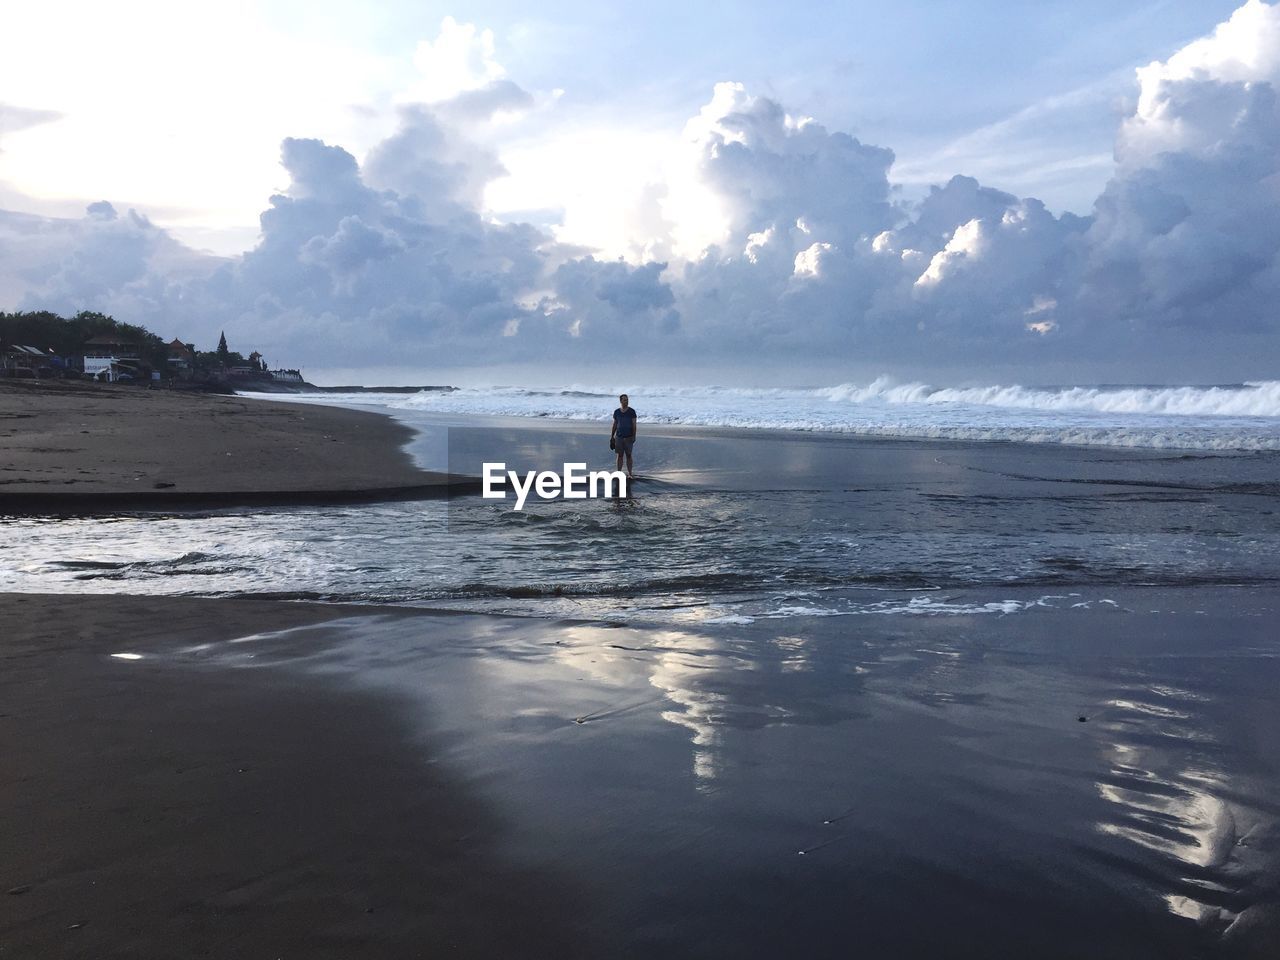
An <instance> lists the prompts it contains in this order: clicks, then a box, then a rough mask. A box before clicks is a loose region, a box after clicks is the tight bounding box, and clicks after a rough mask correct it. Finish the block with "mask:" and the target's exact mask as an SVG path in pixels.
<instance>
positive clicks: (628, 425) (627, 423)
mask: <svg viewBox="0 0 1280 960" xmlns="http://www.w3.org/2000/svg"><path fill="white" fill-rule="evenodd" d="M613 422H614V423H616V424H617V425H618V436H619V437H622V438H623V439H626V438H627V437H634V436H635V435H636V411H635V408H634V407H627V409H625V410H623V409H622V408H621V407H619V408H618V409H617V410H615V411H613Z"/></svg>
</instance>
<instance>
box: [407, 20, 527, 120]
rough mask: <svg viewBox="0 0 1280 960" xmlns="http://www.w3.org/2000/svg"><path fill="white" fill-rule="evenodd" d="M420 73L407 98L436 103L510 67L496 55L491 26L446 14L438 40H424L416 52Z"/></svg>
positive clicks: (494, 78) (484, 84)
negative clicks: (484, 26) (504, 66)
mask: <svg viewBox="0 0 1280 960" xmlns="http://www.w3.org/2000/svg"><path fill="white" fill-rule="evenodd" d="M413 64H414V66H415V67H417V68H418V72H419V77H418V81H417V83H416V84H415V85H414V87H413V88H412V89H411V90H410V91H409V92H408V93H407V94H405V95H404V96H403V98H402V99H404V100H415V101H424V102H427V103H436V102H440V101H445V100H451V99H453V98H455V97H457V96H458V95H459V94H463V93H467V92H470V91H473V90H478V89H481V88H484V87H487V86H489V85H491V84H493V83H494V82H495V81H498V80H501V79H503V78H504V77H505V76H506V73H507V71H506V70H505V69H504V68H503V66H502V64H500V63H498V61H497V60H496V59H495V46H494V39H493V31H492V30H482V29H480V28H478V27H477V26H476V25H475V24H471V23H459V22H458V21H457V20H455V19H454V18H453V17H445V18H444V20H443V21H441V23H440V34H439V36H437V37H436V39H435V40H423V41H420V42H419V43H418V48H417V50H416V52H415V53H414V55H413Z"/></svg>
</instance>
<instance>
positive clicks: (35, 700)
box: [0, 589, 1280, 960]
mask: <svg viewBox="0 0 1280 960" xmlns="http://www.w3.org/2000/svg"><path fill="white" fill-rule="evenodd" d="M1211 595H1212V591H1195V590H1190V591H1187V590H1178V591H1167V590H1165V591H1162V590H1137V589H1131V590H1127V591H1116V593H1115V596H1116V597H1117V600H1118V606H1115V607H1110V608H1103V609H1099V610H1097V611H1084V612H1081V611H1078V610H1069V609H1068V610H1048V609H1046V610H1043V611H1037V612H1032V613H1026V614H1019V615H1016V616H1009V617H992V616H971V617H947V618H928V617H925V618H905V617H892V616H884V617H871V616H867V617H858V618H828V619H826V620H821V619H819V620H817V621H810V622H803V621H797V620H792V621H788V622H786V623H785V624H776V623H775V624H771V623H766V622H757V623H755V624H751V625H747V626H744V627H742V628H741V629H739V630H734V631H716V632H699V631H694V630H674V629H668V630H653V629H648V630H645V629H634V628H610V627H608V626H605V625H601V624H586V623H576V624H575V623H568V622H554V621H546V620H523V619H518V618H495V617H484V616H450V615H442V614H422V613H415V612H410V611H405V610H392V609H388V608H378V607H372V606H368V607H340V606H333V607H319V606H314V605H295V604H285V603H279V602H268V601H254V600H244V599H235V600H190V599H142V598H127V597H115V598H113V597H94V596H80V597H46V596H39V595H28V596H26V597H23V596H15V595H8V596H4V597H3V598H0V617H3V622H4V623H5V625H6V627H7V628H8V629H6V631H5V632H4V639H3V641H2V644H0V650H2V651H3V656H4V662H3V672H2V673H0V678H2V679H0V701H2V702H3V711H2V712H3V713H4V716H3V717H0V749H3V750H4V756H5V758H6V777H5V781H4V786H3V792H2V793H0V819H2V820H3V823H4V824H5V827H6V828H5V830H4V831H3V832H0V864H2V865H3V867H2V869H3V878H2V879H0V883H3V886H4V889H10V888H13V889H15V890H17V891H18V892H15V893H12V894H9V895H7V896H5V897H4V899H3V901H2V902H3V906H4V907H5V910H4V911H3V913H2V914H0V956H5V957H9V956H12V957H29V956H35V957H44V956H68V957H79V956H84V957H172V956H184V957H185V956H219V957H221V956H247V957H290V956H295V957H308V958H310V957H377V956H387V957H414V956H437V955H441V954H444V955H455V954H456V955H464V956H521V957H525V956H556V957H560V956H573V955H575V954H577V955H587V956H608V957H637V958H648V957H691V958H692V957H697V958H707V957H725V958H730V957H733V958H748V957H749V958H774V957H784V956H796V957H824V958H825V957H831V958H836V957H848V956H867V957H873V958H880V957H885V958H898V957H930V958H932V957H983V958H988V957H1017V958H1022V957H1036V958H1063V960H1067V958H1077V957H1090V958H1099V957H1105V958H1114V960H1135V958H1148V957H1149V958H1153V960H1155V958H1161V960H1169V958H1175V957H1176V958H1187V960H1193V958H1201V957H1223V958H1235V957H1249V958H1258V960H1261V958H1269V957H1272V956H1275V947H1276V944H1277V943H1280V874H1278V873H1277V868H1276V864H1277V862H1278V860H1277V857H1278V856H1280V829H1278V828H1277V811H1276V807H1275V801H1274V797H1275V785H1276V783H1277V782H1280V775H1278V771H1280V753H1278V752H1277V750H1278V748H1277V744H1280V715H1278V714H1277V711H1276V710H1275V706H1274V695H1275V690H1276V689H1277V683H1278V682H1280V674H1278V671H1280V657H1278V656H1277V649H1276V641H1275V638H1274V636H1273V631H1271V630H1270V629H1269V625H1270V624H1271V623H1272V622H1274V616H1275V609H1276V605H1275V602H1274V598H1272V597H1270V596H1269V595H1267V596H1264V595H1260V594H1257V593H1253V592H1240V593H1238V594H1237V595H1236V596H1234V597H1233V598H1231V600H1230V601H1229V604H1230V606H1232V607H1233V608H1234V609H1233V610H1231V611H1230V612H1225V613H1220V614H1213V615H1207V616H1197V615H1196V614H1195V612H1194V610H1195V609H1196V607H1197V606H1198V605H1199V604H1201V603H1202V602H1203V600H1204V599H1205V598H1206V597H1209V596H1211ZM332 617H341V618H343V619H341V620H337V621H334V620H330V618H332ZM272 628H291V629H289V630H288V632H286V633H281V634H273V635H269V636H261V637H258V638H256V639H243V640H241V641H240V642H235V643H228V642H226V641H228V640H231V639H233V638H243V637H245V635H246V634H249V633H260V632H262V631H265V630H269V629H272ZM797 641H802V642H797ZM126 651H127V652H137V653H139V654H140V655H141V656H142V657H143V659H142V660H139V661H121V660H115V659H111V657H110V654H112V653H116V652H126ZM1080 716H1083V717H1085V718H1086V721H1085V722H1080V721H1079V720H1078V717H1080ZM578 720H580V721H582V722H575V721H578ZM801 851H803V853H802V852H801ZM370 910H372V911H373V912H372V913H370V912H368V911H370Z"/></svg>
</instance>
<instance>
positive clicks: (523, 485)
mask: <svg viewBox="0 0 1280 960" xmlns="http://www.w3.org/2000/svg"><path fill="white" fill-rule="evenodd" d="M483 481H484V486H483V490H482V496H483V497H484V498H485V499H486V500H505V499H506V498H507V486H508V485H510V487H511V489H512V490H514V491H515V495H516V506H515V508H516V509H517V510H523V509H524V502H525V500H526V499H528V497H529V493H530V492H531V491H532V492H536V493H537V494H538V496H539V497H541V498H542V499H544V500H554V499H556V498H557V497H563V498H564V499H565V500H585V499H587V498H588V497H590V498H592V499H595V498H598V497H610V498H612V497H625V496H626V495H627V475H626V474H625V473H623V472H622V471H621V470H592V471H589V472H588V470H587V465H586V464H585V463H566V464H565V465H564V470H563V471H562V472H561V473H556V472H555V471H554V470H529V471H528V472H526V473H525V475H524V476H523V477H521V476H520V474H519V473H517V472H516V471H515V470H508V469H507V465H506V463H505V462H503V463H486V464H485V465H484V472H483Z"/></svg>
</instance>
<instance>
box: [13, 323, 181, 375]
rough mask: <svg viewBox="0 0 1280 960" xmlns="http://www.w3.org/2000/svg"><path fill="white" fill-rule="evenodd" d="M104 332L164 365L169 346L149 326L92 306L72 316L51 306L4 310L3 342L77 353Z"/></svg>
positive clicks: (154, 363) (60, 353) (155, 363)
mask: <svg viewBox="0 0 1280 960" xmlns="http://www.w3.org/2000/svg"><path fill="white" fill-rule="evenodd" d="M101 335H109V336H111V337H113V338H115V339H116V340H118V341H119V342H120V343H132V344H136V345H137V347H138V356H139V357H141V358H142V359H143V360H146V361H147V362H148V363H150V364H151V366H152V367H153V368H155V369H157V370H163V369H164V367H165V360H166V358H167V357H168V355H169V348H168V347H167V346H166V344H165V341H164V340H162V339H160V337H158V336H156V335H155V334H154V333H152V332H151V331H150V330H148V329H147V328H146V327H140V326H138V325H137V324H133V323H121V322H120V321H119V320H116V319H114V318H112V317H109V316H107V315H106V314H103V313H95V312H93V311H90V310H81V311H80V312H79V313H77V314H76V315H75V316H74V317H71V318H70V319H67V318H66V317H60V316H58V315H57V314H56V313H51V312H50V311H48V310H35V311H30V312H23V311H19V312H17V313H4V312H2V311H0V343H5V344H15V343H20V344H23V345H24V346H31V347H40V348H42V349H44V350H51V351H53V352H54V353H55V354H57V355H58V356H60V357H74V356H79V355H80V354H82V353H83V352H84V343H85V341H86V340H89V339H91V338H93V337H97V336H101Z"/></svg>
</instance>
